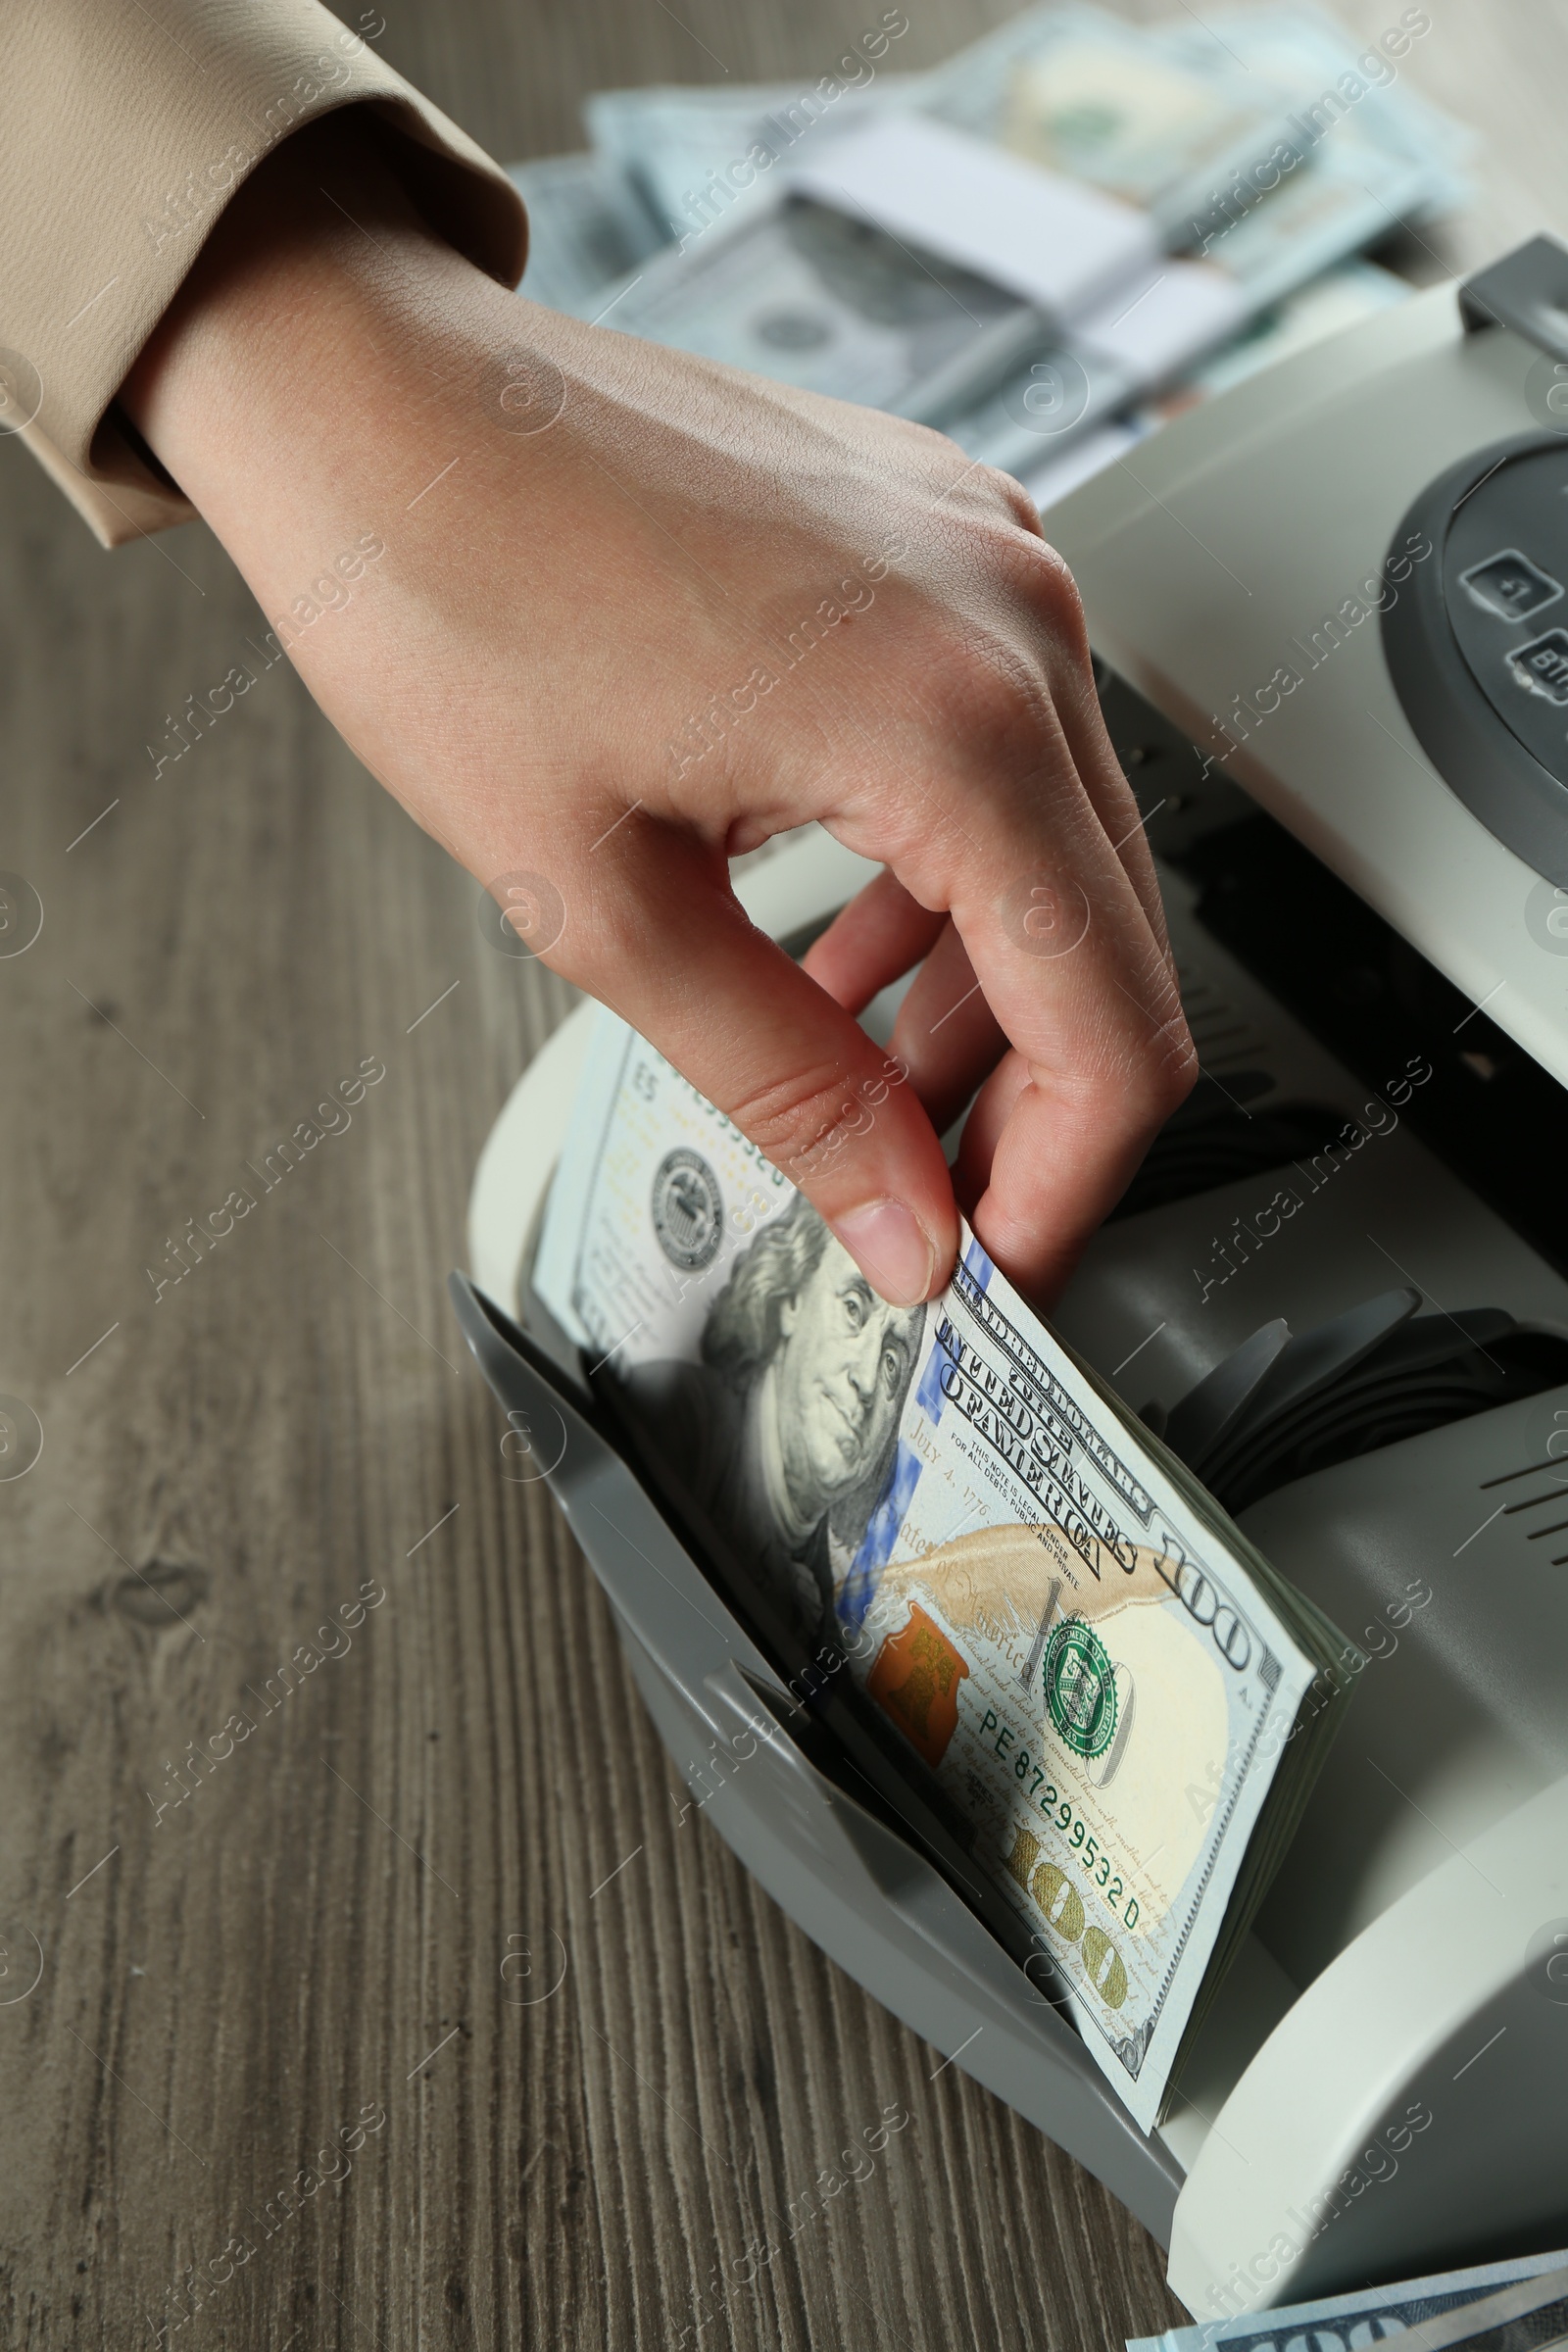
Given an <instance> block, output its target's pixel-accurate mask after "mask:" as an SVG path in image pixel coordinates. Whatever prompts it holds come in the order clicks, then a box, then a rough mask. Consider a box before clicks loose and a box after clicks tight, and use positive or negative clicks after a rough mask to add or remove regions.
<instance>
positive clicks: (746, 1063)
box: [550, 824, 958, 1306]
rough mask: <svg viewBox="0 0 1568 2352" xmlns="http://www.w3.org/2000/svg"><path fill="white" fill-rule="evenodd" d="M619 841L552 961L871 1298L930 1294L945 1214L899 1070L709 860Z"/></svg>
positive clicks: (944, 1174) (649, 839) (917, 1107)
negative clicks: (789, 1195) (627, 1033)
mask: <svg viewBox="0 0 1568 2352" xmlns="http://www.w3.org/2000/svg"><path fill="white" fill-rule="evenodd" d="M626 832H627V834H628V840H627V842H626V845H625V848H624V849H623V850H622V851H621V852H620V853H619V854H618V855H617V856H615V857H614V859H613V863H609V862H607V866H606V868H605V871H604V875H603V879H602V881H600V880H598V879H597V878H596V888H595V895H594V898H593V901H592V902H591V903H589V904H587V905H586V906H585V907H583V908H582V910H581V919H580V920H579V921H578V922H577V923H576V924H575V925H573V924H572V923H571V922H570V920H569V919H568V921H567V924H566V927H565V929H564V931H563V934H562V937H561V942H560V945H559V947H558V948H557V949H556V950H555V952H554V953H553V954H552V955H551V957H550V960H551V962H552V964H553V965H554V966H555V967H556V968H557V969H558V970H560V971H562V972H564V974H565V975H566V977H567V978H569V979H572V980H575V981H577V982H578V983H579V984H580V985H582V986H583V987H586V988H589V989H591V990H592V991H593V992H594V994H595V995H596V996H598V997H600V998H602V999H603V1000H604V1002H605V1003H606V1004H608V1005H612V1006H613V1009H614V1010H615V1011H617V1012H618V1013H620V1014H621V1015H622V1016H623V1017H624V1018H625V1019H626V1020H628V1021H630V1022H631V1024H632V1026H633V1027H634V1028H636V1029H638V1030H640V1031H641V1032H642V1034H643V1035H644V1036H645V1037H646V1038H648V1039H649V1040H650V1041H651V1042H652V1043H653V1044H654V1045H656V1046H657V1047H658V1048H659V1050H660V1052H661V1053H662V1054H665V1055H666V1056H667V1058H668V1059H669V1060H670V1061H672V1062H673V1063H674V1064H675V1066H676V1068H677V1069H679V1070H680V1071H681V1073H682V1075H683V1076H684V1077H686V1078H688V1079H689V1080H690V1081H691V1083H692V1084H693V1085H694V1086H695V1087H697V1088H698V1090H699V1091H700V1092H701V1093H702V1094H705V1095H706V1096H707V1097H708V1098H709V1100H710V1101H711V1102H712V1103H716V1104H717V1106H718V1108H719V1109H720V1110H722V1111H724V1112H725V1113H726V1114H727V1115H728V1116H729V1117H730V1118H731V1119H733V1120H734V1122H735V1124H736V1126H737V1127H739V1128H740V1130H741V1132H742V1133H743V1134H744V1135H746V1136H747V1137H749V1138H750V1140H751V1141H752V1142H753V1143H754V1144H755V1145H756V1146H757V1147H758V1150H759V1151H760V1152H761V1153H762V1155H763V1157H764V1158H766V1159H768V1160H770V1161H771V1162H772V1164H773V1165H774V1167H776V1168H778V1169H779V1170H781V1172H782V1173H783V1174H784V1175H785V1176H787V1177H788V1178H789V1180H790V1182H791V1183H792V1184H795V1185H798V1186H799V1187H800V1189H801V1191H802V1192H804V1193H805V1194H807V1195H808V1197H809V1200H810V1201H811V1202H812V1204H813V1206H814V1207H815V1208H816V1209H817V1210H818V1211H819V1212H820V1213H821V1215H822V1216H823V1217H824V1218H825V1219H826V1221H827V1223H828V1224H829V1225H830V1226H831V1227H832V1229H833V1231H834V1232H835V1233H836V1234H837V1235H838V1237H839V1240H840V1241H841V1242H842V1243H843V1244H844V1247H845V1248H846V1250H849V1252H850V1255H851V1256H852V1257H853V1258H854V1259H855V1260H856V1262H857V1264H858V1266H859V1267H860V1268H861V1271H862V1272H863V1273H864V1274H865V1275H866V1277H867V1279H868V1280H869V1281H870V1282H871V1283H873V1284H874V1285H875V1287H876V1289H877V1290H878V1291H879V1292H880V1293H881V1295H882V1296H883V1298H885V1299H890V1300H892V1301H893V1302H894V1303H895V1304H896V1305H900V1306H909V1305H913V1304H914V1303H915V1302H916V1301H918V1300H920V1299H927V1298H930V1297H932V1296H933V1295H934V1293H935V1292H936V1291H938V1290H940V1288H941V1287H942V1285H943V1284H944V1283H945V1282H946V1280H947V1278H948V1276H949V1274H950V1273H951V1272H952V1269H953V1262H954V1257H955V1255H956V1250H957V1241H958V1220H957V1211H956V1205H955V1202H954V1198H953V1185H952V1181H951V1179H950V1177H949V1174H948V1167H947V1162H946V1160H945V1159H944V1158H943V1155H942V1148H941V1145H940V1144H939V1143H938V1141H937V1137H936V1133H935V1130H934V1129H933V1127H932V1125H931V1122H930V1120H929V1119H928V1118H927V1116H926V1114H925V1111H924V1109H923V1108H922V1107H921V1104H920V1102H919V1099H918V1097H917V1096H916V1095H915V1092H914V1090H913V1088H912V1087H910V1086H909V1085H907V1083H906V1082H905V1079H904V1073H903V1071H902V1069H901V1068H900V1067H899V1066H898V1064H897V1063H895V1062H893V1061H892V1060H891V1059H890V1058H889V1057H888V1056H887V1055H885V1054H883V1052H882V1050H881V1049H880V1047H878V1046H876V1045H874V1044H873V1043H872V1041H871V1039H870V1038H869V1037H868V1036H867V1035H866V1033H865V1031H864V1030H863V1029H862V1028H861V1027H860V1025H859V1023H858V1021H857V1020H856V1019H855V1017H854V1016H853V1014H851V1013H849V1012H847V1011H846V1010H845V1009H844V1007H843V1005H840V1004H838V1003H836V1002H835V1000H834V999H833V998H832V997H831V996H829V995H828V993H827V991H826V989H824V988H822V987H820V986H819V985H818V984H817V982H816V981H815V980H814V979H812V978H811V977H810V976H809V974H808V973H807V972H806V971H804V970H803V969H802V968H801V966H800V965H799V964H797V963H794V962H792V960H791V959H790V957H789V956H786V955H785V954H784V951H783V950H782V949H781V948H779V947H777V946H776V945H775V944H774V942H773V941H771V940H770V939H768V938H767V936H766V935H765V933H763V932H761V931H759V930H758V929H756V927H755V926H754V925H753V924H752V923H751V922H750V921H748V919H747V917H746V914H745V913H744V911H743V910H742V908H741V907H739V906H738V905H737V903H736V901H735V900H734V898H733V897H732V895H731V893H730V890H729V885H728V874H727V867H726V864H725V861H724V859H723V858H722V856H721V855H718V854H716V853H713V852H711V851H709V850H706V849H704V848H703V847H702V846H701V845H699V844H698V843H697V842H696V841H694V840H693V838H692V837H691V836H690V835H688V834H686V833H684V832H682V831H679V830H677V829H676V828H674V827H666V826H658V825H653V824H643V825H641V826H638V827H635V828H631V827H628V828H626ZM633 834H635V841H633V839H631V838H630V836H632V835H633ZM608 846H609V845H607V847H608ZM672 908H678V909H679V916H678V920H671V915H670V910H671V909H672Z"/></svg>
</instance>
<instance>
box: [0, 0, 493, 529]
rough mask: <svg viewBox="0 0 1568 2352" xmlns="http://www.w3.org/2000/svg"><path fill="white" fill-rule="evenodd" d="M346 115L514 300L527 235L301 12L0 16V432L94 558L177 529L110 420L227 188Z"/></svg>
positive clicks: (28, 1)
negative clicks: (43, 477) (297, 133)
mask: <svg viewBox="0 0 1568 2352" xmlns="http://www.w3.org/2000/svg"><path fill="white" fill-rule="evenodd" d="M371 14H372V12H367V18H366V19H365V20H363V21H364V22H366V23H368V22H369V21H370V17H371ZM352 105H368V106H371V107H373V108H374V109H375V111H376V113H377V115H378V116H379V117H380V118H381V119H382V120H383V121H384V122H386V123H388V124H389V125H390V126H391V127H392V129H393V130H394V131H396V132H398V133H400V134H401V139H402V142H403V151H402V156H401V159H400V168H401V171H402V176H403V178H404V180H405V182H406V184H407V185H408V187H409V189H410V192H411V193H412V194H413V196H414V197H415V199H416V201H417V203H418V205H419V206H420V209H421V210H422V212H423V213H424V214H425V216H426V218H427V219H428V220H429V221H430V223H431V225H432V226H433V227H434V228H436V229H437V230H438V231H439V232H440V233H441V234H442V235H443V236H445V237H446V238H448V239H449V240H450V241H451V243H452V244H453V245H454V246H456V247H457V249H458V250H459V251H460V252H461V253H464V254H466V256H467V258H468V259H469V260H470V261H472V262H474V263H475V264H477V266H478V267H479V268H480V269H481V270H484V271H485V272H486V273H487V274H488V275H489V276H491V277H494V278H497V279H499V280H500V282H501V283H502V284H503V285H507V286H515V284H516V282H517V280H518V278H519V277H520V276H521V274H522V266H523V262H524V260H525V258H526V254H527V222H526V216H525V215H524V213H523V209H522V205H521V202H520V200H519V198H518V196H517V192H516V190H515V188H514V187H513V185H512V183H511V181H510V180H509V179H507V177H506V175H505V174H504V173H503V172H501V171H500V170H499V168H498V167H497V166H496V165H495V164H493V163H492V162H491V161H490V159H489V157H488V156H487V155H485V154H484V153H483V152H482V150H481V149H480V148H478V147H476V146H475V145H474V143H473V141H472V140H471V139H470V138H468V137H467V135H466V133H465V132H464V131H461V130H460V129H459V128H458V126H457V124H456V123H451V122H449V121H448V120H447V118H446V116H445V115H443V114H442V113H441V111H440V110H439V108H437V107H434V106H432V105H431V104H430V103H429V101H428V99H425V98H421V97H420V95H419V93H418V92H417V90H415V89H412V88H411V87H410V85H409V84H408V83H407V82H406V81H405V80H404V79H403V78H402V76H401V74H398V73H393V71H392V69H391V68H390V67H389V66H386V65H384V64H383V63H382V62H381V60H380V59H379V58H378V57H377V56H376V55H375V54H374V52H373V50H372V49H371V48H370V46H369V45H368V41H367V40H366V39H364V38H362V37H361V35H360V34H359V33H358V32H356V31H354V30H353V29H351V28H350V27H349V26H346V25H343V24H341V23H340V22H339V20H338V19H337V18H336V17H334V16H330V15H329V14H328V13H327V11H326V10H325V9H324V8H322V7H320V6H319V5H318V0H149V5H148V6H146V7H142V6H139V5H137V0H4V5H3V7H0V430H4V429H7V428H9V429H10V430H12V431H16V432H19V433H20V434H21V436H22V438H23V439H24V440H25V442H26V444H27V446H28V447H29V448H30V449H31V451H32V453H33V455H34V456H35V457H36V458H37V459H38V461H39V463H40V464H41V465H42V466H44V468H45V469H46V471H47V472H49V473H50V474H51V475H52V476H53V477H54V479H55V480H56V481H57V482H58V483H59V485H60V487H61V489H62V490H64V492H65V493H66V496H67V497H68V498H69V499H70V500H71V501H72V503H73V505H74V506H75V507H76V508H77V509H78V510H79V512H80V513H81V514H82V515H85V516H86V518H87V520H88V522H90V523H91V525H92V527H93V529H94V530H95V531H96V532H97V534H98V537H99V539H100V540H101V541H102V542H103V544H104V546H105V547H114V546H116V545H118V544H119V543H120V542H121V541H122V540H125V539H134V538H138V537H140V536H142V535H143V534H144V533H146V532H148V531H156V530H161V529H163V528H164V527H165V526H166V525H168V524H169V523H172V522H183V521H185V520H187V519H188V518H189V516H190V515H192V513H193V512H194V510H193V509H192V507H191V506H190V504H189V502H188V501H187V500H186V499H184V498H183V497H182V496H181V495H180V493H179V492H178V491H177V490H175V489H174V488H173V487H172V485H171V484H170V482H169V481H168V480H167V479H166V478H165V477H164V476H163V475H162V474H161V473H160V472H159V471H158V470H157V469H156V467H155V466H152V465H151V464H149V463H148V460H147V458H146V456H145V454H143V452H142V450H141V447H140V445H139V444H138V442H137V440H136V437H135V435H134V433H133V432H132V431H131V430H130V428H129V426H128V425H127V423H126V422H125V420H124V419H123V418H122V417H120V415H119V413H118V411H117V410H116V407H115V398H116V395H117V393H118V392H119V390H120V387H121V385H122V384H123V381H124V379H125V376H126V374H127V373H128V371H129V369H130V368H131V366H132V363H133V362H134V361H135V359H136V357H137V355H138V353H139V352H140V351H141V349H142V346H143V345H144V344H145V343H146V341H147V339H148V337H149V335H150V334H151V333H152V331H153V329H154V327H155V326H156V325H157V323H158V321H159V319H161V318H162V317H163V314H164V312H165V311H166V310H167V309H168V307H169V305H170V303H171V302H172V299H173V296H174V294H175V292H176V291H177V289H178V287H179V285H180V283H181V281H182V279H183V278H184V276H185V273H186V271H187V270H189V269H190V267H191V264H192V262H193V261H194V260H195V257H196V255H197V254H198V253H199V252H200V250H201V247H202V245H203V243H204V241H205V240H206V238H207V237H208V236H209V235H210V234H211V233H212V228H213V224H214V222H215V221H217V220H218V218H219V216H220V215H221V212H222V209H223V206H224V205H225V204H226V203H227V201H228V199H229V197H230V196H231V195H232V194H233V192H234V190H235V189H236V188H237V187H238V186H239V185H240V183H241V181H243V180H244V179H245V178H247V177H248V176H249V174H250V173H251V172H254V171H255V169H256V167H257V165H258V164H259V163H260V162H261V161H262V159H263V157H264V156H266V155H268V154H270V151H271V149H272V148H274V147H275V146H277V144H278V143H279V141H280V140H282V139H285V138H287V137H288V135H289V133H290V132H291V131H293V130H297V129H298V128H299V127H300V125H301V124H302V123H307V122H311V121H314V120H315V119H316V118H317V117H319V116H320V115H323V114H327V113H330V112H331V111H332V110H333V109H334V108H336V107H340V106H352Z"/></svg>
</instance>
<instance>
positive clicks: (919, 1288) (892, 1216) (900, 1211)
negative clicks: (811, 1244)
mask: <svg viewBox="0 0 1568 2352" xmlns="http://www.w3.org/2000/svg"><path fill="white" fill-rule="evenodd" d="M833 1230H834V1232H835V1233H836V1234H837V1235H838V1237H839V1240H840V1241H841V1242H842V1243H843V1244H844V1247H845V1249H846V1250H848V1251H849V1253H850V1255H851V1256H852V1257H853V1258H854V1260H855V1262H856V1264H857V1265H858V1267H859V1269H860V1271H861V1273H862V1274H865V1275H867V1276H868V1277H869V1278H870V1280H871V1281H872V1282H873V1283H875V1285H876V1287H877V1289H878V1290H879V1291H880V1292H881V1294H882V1296H883V1298H884V1299H891V1300H892V1302H893V1304H894V1305H895V1306H917V1305H919V1303H920V1301H921V1300H922V1299H924V1298H925V1297H926V1295H927V1293H928V1292H929V1291H930V1288H931V1277H932V1275H933V1274H934V1273H935V1271H936V1262H937V1251H936V1244H935V1243H934V1242H933V1241H932V1240H931V1237H930V1235H929V1234H928V1233H927V1232H926V1230H925V1228H924V1226H923V1225H922V1224H921V1223H920V1221H919V1219H918V1218H917V1217H916V1216H915V1215H914V1213H913V1211H912V1210H910V1209H907V1208H906V1207H905V1205H904V1202H903V1201H868V1202H867V1203H866V1205H865V1207H863V1208H852V1209H849V1210H847V1211H846V1212H845V1214H844V1215H843V1216H842V1217H837V1218H835V1219H834V1221H833Z"/></svg>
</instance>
